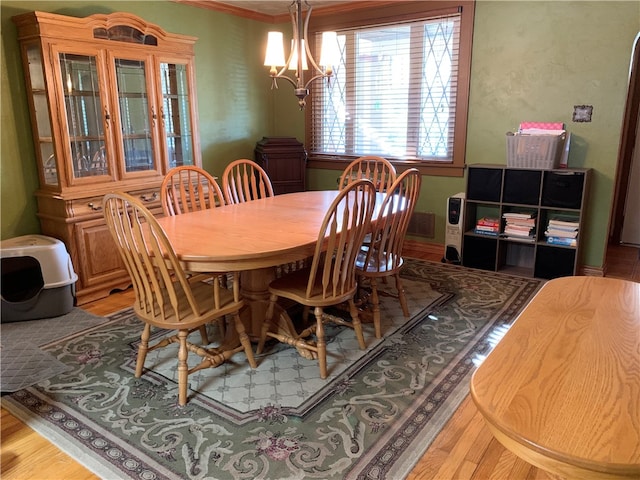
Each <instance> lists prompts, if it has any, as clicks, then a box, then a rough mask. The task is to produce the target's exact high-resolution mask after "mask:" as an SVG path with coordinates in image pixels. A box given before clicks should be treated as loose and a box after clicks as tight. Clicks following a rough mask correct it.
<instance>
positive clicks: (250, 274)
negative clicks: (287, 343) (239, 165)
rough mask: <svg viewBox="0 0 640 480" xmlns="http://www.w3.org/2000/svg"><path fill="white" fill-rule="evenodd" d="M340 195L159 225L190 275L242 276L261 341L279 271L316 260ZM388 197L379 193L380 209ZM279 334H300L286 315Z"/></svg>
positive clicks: (299, 195)
mask: <svg viewBox="0 0 640 480" xmlns="http://www.w3.org/2000/svg"><path fill="white" fill-rule="evenodd" d="M337 195H338V190H323V191H306V192H296V193H288V194H283V195H276V196H274V197H268V198H263V199H259V200H252V201H250V202H245V203H239V204H233V205H224V206H220V207H216V208H213V209H208V210H200V211H196V212H190V213H185V214H182V215H176V216H171V217H169V216H167V217H162V218H158V223H159V224H160V225H161V226H162V228H163V229H164V231H165V233H166V234H167V237H168V238H169V241H170V242H171V244H172V246H173V248H174V250H175V252H176V255H177V257H178V259H179V260H180V261H181V263H182V265H183V268H184V269H185V270H186V271H189V272H207V273H208V272H232V271H233V272H240V275H241V280H240V285H241V293H242V296H243V298H244V299H245V300H246V302H247V304H248V306H249V308H248V309H247V310H245V311H244V312H243V313H242V317H243V321H244V323H245V327H246V328H247V333H249V335H250V336H251V337H252V338H253V339H255V338H257V337H259V335H260V329H261V327H262V322H263V320H264V315H265V312H266V308H267V303H268V300H269V290H268V288H269V283H270V282H271V281H272V280H273V279H274V278H275V267H276V266H278V265H284V264H288V263H291V262H297V261H300V260H304V259H306V258H308V257H310V256H312V255H313V253H314V250H315V246H316V241H317V238H318V232H319V230H320V226H321V224H322V221H323V220H324V216H325V214H326V212H327V210H328V209H329V207H330V205H331V203H332V202H333V200H334V199H335V198H336V196H337ZM382 198H383V194H381V193H378V194H377V197H376V204H379V203H381V201H382ZM374 215H375V213H374ZM278 329H281V330H283V333H285V332H286V333H287V334H289V335H292V334H295V328H294V326H293V324H292V323H291V319H290V318H289V316H288V315H286V312H284V311H282V310H281V311H280V315H279V324H278ZM228 330H233V329H228ZM299 351H300V350H299ZM301 353H302V351H301ZM305 356H306V354H305Z"/></svg>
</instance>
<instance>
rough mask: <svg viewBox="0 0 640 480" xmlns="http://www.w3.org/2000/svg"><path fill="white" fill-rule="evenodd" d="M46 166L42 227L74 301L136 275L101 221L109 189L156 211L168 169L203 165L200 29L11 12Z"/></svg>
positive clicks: (119, 16) (115, 17) (122, 18)
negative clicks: (58, 243)
mask: <svg viewBox="0 0 640 480" xmlns="http://www.w3.org/2000/svg"><path fill="white" fill-rule="evenodd" d="M13 21H14V23H15V24H16V26H17V31H18V39H19V42H20V48H21V54H22V60H23V66H24V74H25V83H26V86H27V94H28V100H29V107H30V112H31V123H32V130H33V139H34V145H35V157H36V162H37V164H38V173H39V177H40V188H39V190H38V191H37V192H36V198H37V201H38V217H39V219H40V224H41V229H42V233H43V234H45V235H50V236H52V237H56V238H59V239H61V240H62V241H64V243H65V244H66V246H67V249H68V250H69V253H70V255H71V259H72V262H73V265H74V267H75V270H76V271H77V272H78V276H79V279H78V282H77V284H76V294H77V301H78V304H82V303H85V302H87V301H91V300H94V299H96V298H100V297H103V296H106V295H108V294H109V292H110V291H111V290H113V289H118V288H124V287H126V286H127V285H128V284H129V277H128V275H127V273H126V271H125V269H124V266H123V264H122V263H121V261H120V257H119V256H118V253H117V251H116V249H115V246H114V245H113V243H112V239H111V237H110V234H109V232H108V230H107V227H106V225H105V223H104V221H103V218H102V211H101V210H102V197H103V195H104V194H105V193H107V192H111V191H124V192H129V193H131V194H133V195H136V196H138V197H139V198H141V199H142V200H143V201H144V202H145V203H146V204H147V205H148V206H149V208H150V209H151V210H152V211H154V212H156V211H157V212H160V211H161V208H160V198H159V195H158V191H159V187H160V183H161V182H162V178H163V176H164V174H165V173H166V172H167V170H169V169H170V168H172V167H175V166H179V165H201V160H200V146H199V139H198V128H197V122H198V119H197V112H196V105H197V103H196V96H195V71H194V44H195V41H196V38H194V37H191V36H186V35H177V34H172V33H168V32H165V31H164V30H163V29H162V28H160V27H158V26H157V25H153V24H151V23H148V22H146V21H144V20H142V19H141V18H139V17H137V16H135V15H132V14H129V13H112V14H107V15H105V14H97V15H91V16H89V17H86V18H76V17H69V16H64V15H58V14H52V13H45V12H30V13H26V14H23V15H19V16H16V17H14V18H13Z"/></svg>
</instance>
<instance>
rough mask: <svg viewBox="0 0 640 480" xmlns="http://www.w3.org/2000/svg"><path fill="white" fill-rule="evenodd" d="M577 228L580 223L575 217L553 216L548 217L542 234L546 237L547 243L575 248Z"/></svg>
mask: <svg viewBox="0 0 640 480" xmlns="http://www.w3.org/2000/svg"><path fill="white" fill-rule="evenodd" d="M579 228H580V221H579V219H578V218H577V217H574V216H570V215H569V216H568V215H554V216H551V217H549V222H548V223H547V229H546V230H545V232H544V234H545V236H546V237H547V243H550V244H553V245H567V246H570V247H575V246H576V243H577V241H576V239H577V237H578V230H579Z"/></svg>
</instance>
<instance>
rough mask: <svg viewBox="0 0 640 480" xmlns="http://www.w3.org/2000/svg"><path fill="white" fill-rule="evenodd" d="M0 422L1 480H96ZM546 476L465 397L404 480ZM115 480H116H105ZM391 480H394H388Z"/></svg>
mask: <svg viewBox="0 0 640 480" xmlns="http://www.w3.org/2000/svg"><path fill="white" fill-rule="evenodd" d="M405 253H406V254H407V255H409V256H413V257H419V258H424V259H426V260H432V261H440V259H441V258H442V251H441V249H439V248H429V247H427V248H424V247H420V245H419V244H414V243H409V245H407V247H406V248H405ZM605 273H606V276H611V277H616V278H626V279H629V280H635V281H637V282H640V250H639V249H637V248H632V247H621V246H616V247H611V248H610V249H609V250H608V251H607V267H606V272H605ZM132 303H133V293H132V292H131V290H128V291H126V292H121V293H117V294H113V295H111V296H110V297H108V298H107V299H104V300H98V301H96V302H93V303H91V304H88V305H83V308H84V309H85V310H88V311H90V312H92V313H95V314H97V315H107V314H109V313H112V312H115V311H118V310H120V309H122V308H126V307H128V306H130V305H131V304H132ZM0 423H1V431H0V434H1V449H0V450H1V452H0V453H1V460H0V462H1V471H0V476H1V477H2V479H3V480H27V479H29V480H45V479H46V480H62V479H64V480H89V479H91V480H93V479H97V478H99V477H97V476H96V475H94V474H93V473H91V472H90V471H89V470H87V469H86V468H84V467H83V466H82V465H80V464H79V463H77V462H75V461H74V460H73V459H72V458H71V457H69V456H68V455H66V454H65V453H64V452H62V451H61V450H59V449H58V448H57V447H56V446H55V445H53V444H51V443H50V442H48V441H47V440H45V439H44V438H42V437H41V436H40V435H38V434H37V433H35V432H34V431H33V430H32V429H31V428H29V427H28V426H27V425H25V424H24V423H22V422H21V421H20V420H18V419H17V418H15V417H14V416H13V415H11V414H10V413H9V412H7V411H6V410H5V409H4V408H3V409H2V411H1V415H0ZM549 478H550V477H549V476H548V475H547V474H546V473H545V472H544V471H542V470H540V469H538V468H535V467H533V466H531V465H529V464H527V463H526V462H524V461H523V460H521V459H519V458H518V457H516V456H515V455H513V454H512V453H511V452H509V451H507V450H505V449H504V448H503V447H502V445H501V444H500V443H498V442H497V441H496V440H495V439H494V438H493V436H492V435H491V433H490V432H489V430H488V429H487V427H486V426H485V424H484V421H483V419H482V417H481V416H480V413H479V412H478V410H477V409H476V407H475V405H474V404H473V401H472V400H471V398H470V397H469V396H467V398H466V399H465V400H464V401H463V403H462V405H461V406H460V408H458V410H457V411H456V412H455V414H454V415H453V417H452V418H451V420H450V421H449V422H448V423H447V425H446V426H445V428H444V429H443V430H442V431H441V432H440V434H439V435H438V437H437V438H436V439H435V440H434V442H433V443H432V445H431V446H430V447H429V449H428V450H427V452H426V453H425V454H424V456H423V457H422V458H421V460H420V461H419V462H418V463H417V465H416V466H415V468H414V469H413V471H412V472H411V473H410V474H409V475H408V476H407V479H408V480H449V479H456V480H458V479H460V480H461V479H476V480H487V479H496V480H500V479H505V480H506V479H508V480H540V479H549ZM109 480H116V479H109ZM388 480H396V479H388Z"/></svg>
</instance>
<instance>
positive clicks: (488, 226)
mask: <svg viewBox="0 0 640 480" xmlns="http://www.w3.org/2000/svg"><path fill="white" fill-rule="evenodd" d="M475 233H479V234H480V235H494V236H497V235H498V234H499V233H500V219H498V218H491V217H482V218H480V219H478V221H477V222H476V228H475Z"/></svg>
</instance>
